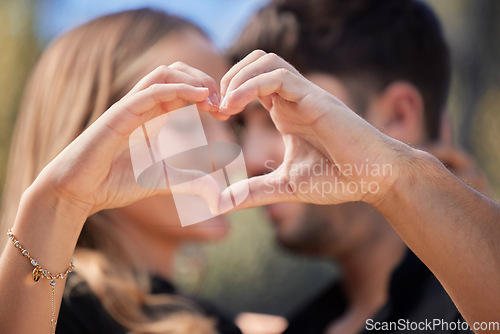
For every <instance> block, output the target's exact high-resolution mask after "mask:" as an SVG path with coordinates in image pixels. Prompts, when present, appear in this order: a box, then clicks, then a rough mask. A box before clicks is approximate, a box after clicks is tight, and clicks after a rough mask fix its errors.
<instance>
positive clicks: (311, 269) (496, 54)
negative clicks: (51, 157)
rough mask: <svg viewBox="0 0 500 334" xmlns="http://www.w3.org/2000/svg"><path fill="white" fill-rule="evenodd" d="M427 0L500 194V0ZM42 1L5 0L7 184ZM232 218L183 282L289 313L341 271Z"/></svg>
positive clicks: (2, 150)
mask: <svg viewBox="0 0 500 334" xmlns="http://www.w3.org/2000/svg"><path fill="white" fill-rule="evenodd" d="M104 2H105V1H104ZM427 2H429V3H430V4H431V6H432V7H433V8H434V9H435V10H436V12H437V13H438V16H439V17H440V18H441V20H442V23H443V26H444V28H445V32H446V36H447V38H448V41H449V44H450V47H451V50H452V58H453V80H452V87H451V94H450V99H449V103H448V111H449V113H450V114H451V115H452V120H453V129H454V137H455V140H456V141H457V142H458V143H460V144H461V145H462V146H463V147H465V148H466V149H468V150H470V151H471V152H472V153H473V155H474V156H475V157H476V158H477V159H478V161H479V165H480V166H481V167H482V169H483V171H484V172H485V173H486V174H487V176H488V178H489V181H490V183H491V188H492V191H493V194H494V196H495V198H497V199H498V198H500V173H498V172H497V170H498V169H499V167H500V112H499V111H500V61H499V59H500V23H499V20H498V18H499V17H500V1H498V0H428V1H427ZM97 3H98V2H97V1H96V4H97ZM39 8H40V7H39V6H37V2H35V1H34V0H1V1H0V50H1V51H0V186H1V187H2V188H3V183H4V177H5V176H4V174H5V166H6V161H7V155H8V149H9V140H10V136H11V133H12V128H13V124H14V121H15V117H16V110H17V108H18V104H19V101H20V98H21V93H22V89H23V85H24V82H25V80H26V78H27V76H28V74H29V72H30V70H31V68H32V67H33V65H34V63H35V61H36V59H37V57H38V56H39V54H40V52H41V49H43V45H42V44H43V42H40V40H41V39H40V38H37V37H36V28H35V27H36V23H37V22H38V21H37V20H38V15H37V14H38V13H37V10H38V9H39ZM59 15H61V13H59ZM42 40H43V39H42ZM219 45H221V43H220V44H219ZM222 45H223V44H222ZM41 84H42V83H41ZM0 189H1V188H0ZM231 218H232V220H233V223H232V227H233V228H232V233H231V235H230V237H229V238H228V239H226V240H224V241H223V242H220V243H217V244H212V245H206V246H187V247H186V248H185V249H184V250H183V252H182V254H181V255H180V256H179V259H178V261H177V262H178V264H177V281H178V284H179V285H180V286H182V287H184V288H185V289H186V290H188V291H191V292H193V293H197V294H199V295H200V296H202V297H204V298H206V299H209V300H212V301H213V302H215V303H216V304H218V305H219V306H220V307H221V308H223V309H225V310H226V311H228V312H229V313H231V314H237V313H239V312H241V311H253V312H266V313H273V314H280V315H283V314H286V313H288V312H290V311H292V310H293V309H294V308H295V307H296V306H297V305H298V304H299V303H300V302H302V301H304V300H305V299H307V298H308V297H309V296H311V294H313V293H315V292H316V291H318V290H319V289H321V288H322V287H323V286H324V285H325V284H328V283H329V282H330V281H332V280H335V279H336V277H338V272H337V269H336V267H335V265H334V264H332V263H326V262H321V261H318V260H313V259H309V258H301V257H297V256H293V255H291V254H288V253H285V252H284V251H282V250H280V249H279V247H278V246H276V245H275V243H274V238H273V231H272V228H271V227H270V225H269V224H267V222H266V219H265V217H264V215H263V213H262V212H261V211H260V210H258V209H254V210H246V211H243V212H239V213H234V214H231Z"/></svg>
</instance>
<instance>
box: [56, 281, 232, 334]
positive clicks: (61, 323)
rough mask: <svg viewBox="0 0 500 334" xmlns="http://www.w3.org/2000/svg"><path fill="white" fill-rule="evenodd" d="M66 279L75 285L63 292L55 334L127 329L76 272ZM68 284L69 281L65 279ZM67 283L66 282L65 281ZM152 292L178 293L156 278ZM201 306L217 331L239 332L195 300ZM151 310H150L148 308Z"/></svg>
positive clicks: (111, 333)
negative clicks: (215, 322)
mask: <svg viewBox="0 0 500 334" xmlns="http://www.w3.org/2000/svg"><path fill="white" fill-rule="evenodd" d="M67 279H68V281H72V280H76V282H77V283H76V285H75V286H74V287H73V288H72V289H71V291H70V294H69V296H67V295H66V293H65V295H64V297H63V300H62V304H61V309H60V312H59V319H58V321H57V328H56V333H58V334H61V333H62V334H64V333H68V334H69V333H71V334H90V333H93V334H99V333H106V334H124V333H128V332H129V330H127V329H125V328H123V327H122V326H121V325H120V324H119V323H117V322H116V321H115V320H114V319H113V318H111V316H110V315H109V314H108V313H107V312H106V310H105V309H104V307H103V306H102V304H101V302H100V301H99V299H97V297H96V296H95V295H94V294H93V293H92V291H91V290H90V288H89V286H88V284H87V283H86V282H84V281H83V280H80V277H79V276H78V274H76V273H74V272H73V273H71V274H70V275H68V278H67ZM68 283H70V282H68ZM68 285H69V284H68ZM65 292H66V291H65ZM152 293H153V294H160V293H162V294H178V292H177V291H176V289H175V288H174V287H173V286H172V284H170V283H169V282H167V281H165V280H163V279H161V278H159V277H153V278H152ZM195 302H196V304H197V305H198V306H201V308H202V310H203V313H204V314H205V315H206V316H208V317H213V318H215V319H216V320H217V330H218V331H219V333H221V334H241V331H240V330H239V329H238V328H237V327H236V325H234V323H233V322H232V321H230V320H228V319H227V318H225V317H224V316H223V315H222V314H221V313H220V312H218V311H217V310H216V309H215V308H214V307H212V306H210V305H209V304H208V303H206V302H202V301H198V300H196V301H195ZM151 311H152V312H154V310H151Z"/></svg>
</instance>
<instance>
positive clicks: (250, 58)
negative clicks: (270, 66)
mask: <svg viewBox="0 0 500 334" xmlns="http://www.w3.org/2000/svg"><path fill="white" fill-rule="evenodd" d="M265 55H266V52H264V51H262V50H255V51H252V52H251V53H249V54H248V55H247V56H246V57H245V58H243V59H242V60H240V61H239V62H238V63H236V64H235V65H234V66H233V67H231V69H230V70H229V71H227V73H226V74H224V76H223V77H222V79H221V81H220V93H221V95H222V96H224V95H226V91H227V88H228V87H229V83H230V82H231V79H233V77H234V76H235V75H236V74H237V73H238V72H239V71H240V70H241V69H242V68H244V67H245V66H247V65H248V64H251V63H253V62H254V61H256V60H257V59H259V58H260V57H262V56H265Z"/></svg>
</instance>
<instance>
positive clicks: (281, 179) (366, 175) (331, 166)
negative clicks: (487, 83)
mask: <svg viewBox="0 0 500 334" xmlns="http://www.w3.org/2000/svg"><path fill="white" fill-rule="evenodd" d="M221 95H223V96H224V98H223V100H222V102H221V108H220V110H221V112H222V113H224V114H226V115H233V114H236V113H238V112H241V111H242V110H243V109H244V108H245V106H246V105H247V104H248V103H250V102H251V101H253V100H255V99H260V102H261V103H262V105H263V106H264V107H265V108H266V109H267V110H268V111H269V113H270V115H271V118H272V119H273V122H274V123H275V124H276V128H277V129H278V131H279V132H280V133H281V135H282V136H283V141H284V143H285V155H284V160H283V163H282V164H281V166H280V167H279V168H277V169H276V170H274V171H273V172H272V173H270V174H267V175H263V176H260V177H255V178H252V179H250V180H249V186H250V195H249V197H248V198H247V200H246V201H245V202H244V203H243V204H242V205H241V206H240V208H241V207H250V206H258V205H264V204H269V203H275V202H293V201H300V202H308V203H315V204H337V203H344V202H348V201H360V200H364V201H367V202H374V201H377V200H378V199H379V198H380V197H382V196H383V194H384V193H385V192H386V191H387V190H388V189H389V188H390V187H391V185H392V184H393V182H394V181H395V179H396V177H397V176H396V175H397V173H398V170H399V167H398V164H400V163H401V162H402V161H403V160H402V159H397V157H399V156H401V154H400V153H401V152H400V151H401V150H405V149H408V148H407V147H406V146H404V145H402V144H400V143H399V142H397V141H395V140H393V139H391V138H389V137H387V136H385V135H384V134H382V133H381V132H379V131H378V130H376V129H375V128H374V127H373V126H371V125H370V124H368V123H367V122H366V121H364V120H363V119H362V118H361V117H359V116H358V115H357V114H356V113H354V112H353V111H351V110H350V109H349V108H348V107H347V106H346V105H345V104H344V103H342V102H341V101H340V100H338V99H337V98H336V97H335V96H333V95H331V94H330V93H328V92H326V91H324V90H323V89H321V88H319V87H318V86H316V85H314V84H313V83H311V82H310V81H308V80H307V79H306V78H304V77H303V76H302V75H301V74H300V73H299V72H297V70H295V69H294V68H293V67H292V66H291V65H290V64H288V63H287V62H285V61H284V60H283V59H281V58H280V57H278V56H276V55H275V54H267V53H265V52H263V51H260V50H257V51H254V52H252V53H251V54H249V55H248V56H247V57H246V58H244V59H243V60H242V61H241V62H239V63H238V64H236V65H235V66H234V67H233V68H232V69H231V70H230V71H229V72H228V73H227V74H226V75H225V76H224V77H223V79H222V81H221ZM382 148H384V149H382ZM387 148H389V149H387ZM384 167H385V168H384ZM232 191H233V192H238V185H235V186H233V187H232ZM223 196H229V191H227V192H226V193H223Z"/></svg>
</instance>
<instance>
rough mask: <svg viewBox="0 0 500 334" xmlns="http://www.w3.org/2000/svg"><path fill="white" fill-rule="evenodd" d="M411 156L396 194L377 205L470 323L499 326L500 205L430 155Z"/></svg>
mask: <svg viewBox="0 0 500 334" xmlns="http://www.w3.org/2000/svg"><path fill="white" fill-rule="evenodd" d="M408 152H410V155H411V156H410V157H408V159H407V160H406V162H405V163H404V164H403V166H401V167H402V168H401V173H399V174H398V179H397V180H396V182H395V183H394V185H393V186H392V188H391V190H390V191H389V192H387V194H386V196H384V198H383V199H381V200H380V201H378V202H376V203H372V204H373V205H374V206H375V207H376V208H377V209H378V210H379V211H380V212H381V213H382V214H383V215H384V216H385V217H386V219H387V220H388V221H389V223H390V224H391V225H392V226H393V227H394V229H395V230H396V231H397V232H398V233H399V235H400V236H401V238H402V239H403V240H404V241H405V243H406V244H407V245H408V246H409V247H410V248H411V249H412V250H413V251H414V252H415V253H416V254H417V255H418V256H419V257H420V259H421V260H422V261H423V262H424V263H425V264H426V265H427V266H428V267H429V268H430V269H431V270H432V271H433V273H434V274H435V275H436V277H437V278H438V279H439V280H440V282H441V283H442V284H443V286H444V287H445V289H446V290H447V291H448V293H449V295H450V296H451V298H452V299H453V301H454V302H455V304H456V305H457V307H458V308H459V310H460V311H461V313H462V315H463V316H464V318H465V319H466V320H467V321H468V322H469V324H472V323H473V322H476V321H480V322H482V321H500V315H499V314H498V310H500V285H499V284H498V282H499V280H498V278H499V277H500V243H499V237H500V224H499V222H500V208H499V206H498V205H497V204H496V203H494V202H493V201H491V200H490V199H488V198H487V197H485V196H483V195H481V194H479V193H478V192H476V191H474V190H473V189H471V188H469V187H468V186H466V185H464V184H463V183H462V182H461V181H459V180H458V179H457V178H456V177H454V176H453V175H452V174H451V173H450V172H449V171H448V170H447V169H446V168H445V167H444V166H443V165H442V164H441V163H440V162H439V161H438V160H437V159H435V158H434V157H432V156H431V155H429V154H427V153H424V152H421V151H417V150H410V151H408ZM405 164H406V166H405Z"/></svg>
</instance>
